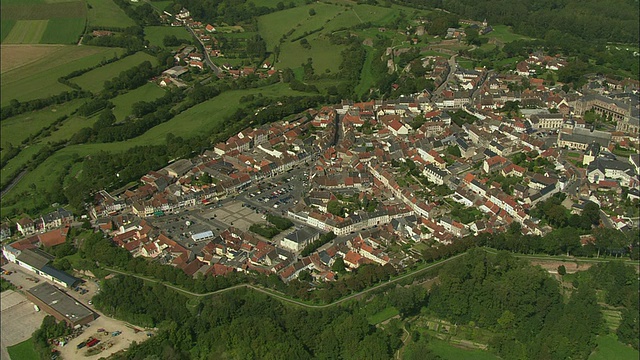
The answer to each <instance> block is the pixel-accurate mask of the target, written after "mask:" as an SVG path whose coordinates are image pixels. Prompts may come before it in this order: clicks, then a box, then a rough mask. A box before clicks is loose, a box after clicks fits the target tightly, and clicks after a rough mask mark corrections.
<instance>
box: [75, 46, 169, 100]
mask: <svg viewBox="0 0 640 360" xmlns="http://www.w3.org/2000/svg"><path fill="white" fill-rule="evenodd" d="M144 61H150V62H151V64H152V65H154V66H155V65H157V60H156V58H155V57H153V56H151V55H149V54H147V53H143V52H138V53H135V54H133V55H131V56H127V57H126V58H124V59H120V60H118V61H116V62H113V63H111V64H107V65H105V66H102V67H99V68H97V69H94V70H91V71H89V72H87V73H84V74H82V75H80V76H78V77H76V78H73V79H72V80H71V81H72V82H74V83H76V84H78V85H80V87H81V88H83V89H85V90H89V91H91V92H99V91H101V90H102V88H103V87H104V82H105V81H107V80H111V79H113V78H114V77H116V76H118V75H119V74H120V73H121V72H122V71H125V70H129V69H131V68H132V67H134V66H137V65H140V64H141V63H143V62H144Z"/></svg>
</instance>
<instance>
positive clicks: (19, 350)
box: [7, 338, 38, 360]
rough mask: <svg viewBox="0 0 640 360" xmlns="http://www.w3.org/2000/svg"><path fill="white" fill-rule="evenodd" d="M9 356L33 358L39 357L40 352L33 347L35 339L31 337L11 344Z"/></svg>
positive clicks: (19, 359)
mask: <svg viewBox="0 0 640 360" xmlns="http://www.w3.org/2000/svg"><path fill="white" fill-rule="evenodd" d="M7 352H9V356H11V359H12V360H31V359H37V358H38V353H36V351H35V350H34V348H33V339H32V338H29V339H27V340H25V341H23V342H21V343H19V344H16V345H13V346H9V347H8V348H7Z"/></svg>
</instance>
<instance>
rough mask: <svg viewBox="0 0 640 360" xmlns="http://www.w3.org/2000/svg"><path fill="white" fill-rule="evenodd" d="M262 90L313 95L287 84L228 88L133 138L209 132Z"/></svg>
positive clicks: (157, 139) (144, 140)
mask: <svg viewBox="0 0 640 360" xmlns="http://www.w3.org/2000/svg"><path fill="white" fill-rule="evenodd" d="M258 93H262V94H263V95H264V96H273V97H278V96H300V95H309V94H308V93H302V92H298V91H294V90H291V89H290V88H289V86H288V85H286V84H274V85H271V86H267V87H263V88H257V89H246V90H233V91H226V92H224V93H222V94H220V95H218V96H216V97H215V98H213V99H211V100H209V101H206V102H204V103H201V104H198V105H196V106H194V107H192V108H190V109H188V110H186V111H184V112H182V113H180V114H178V115H176V117H174V118H173V119H171V120H169V121H168V122H166V123H163V124H160V125H158V126H155V127H153V128H152V129H150V130H149V131H147V132H146V133H144V135H142V136H139V137H137V138H135V139H132V141H133V142H135V143H136V144H137V145H143V144H161V143H163V142H164V140H165V138H166V136H167V134H169V133H173V134H174V135H176V136H182V137H183V138H190V137H194V136H196V135H201V134H209V133H211V132H212V131H213V130H214V129H216V128H218V129H219V128H220V127H221V126H224V125H223V121H224V118H225V117H226V116H229V115H231V114H233V113H234V112H235V111H236V110H237V109H239V108H241V107H242V104H241V103H240V98H241V97H242V96H246V95H252V94H253V95H256V94H258ZM138 142H139V143H138Z"/></svg>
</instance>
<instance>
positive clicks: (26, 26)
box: [0, 0, 87, 44]
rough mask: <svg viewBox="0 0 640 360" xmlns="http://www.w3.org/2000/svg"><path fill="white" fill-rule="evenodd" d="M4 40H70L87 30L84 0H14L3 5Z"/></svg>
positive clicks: (23, 42)
mask: <svg viewBox="0 0 640 360" xmlns="http://www.w3.org/2000/svg"><path fill="white" fill-rule="evenodd" d="M0 14H1V18H2V42H3V43H5V44H39V43H42V44H71V43H75V42H77V41H78V39H79V37H80V35H81V34H82V32H83V31H84V25H85V21H86V15H87V7H86V6H85V3H84V2H83V1H46V2H45V1H39V0H29V1H13V0H3V1H2V3H1V6H0Z"/></svg>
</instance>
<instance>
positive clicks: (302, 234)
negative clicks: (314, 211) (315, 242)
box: [286, 226, 318, 243]
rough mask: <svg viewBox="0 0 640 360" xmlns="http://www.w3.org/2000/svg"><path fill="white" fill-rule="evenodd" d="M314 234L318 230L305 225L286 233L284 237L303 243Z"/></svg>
mask: <svg viewBox="0 0 640 360" xmlns="http://www.w3.org/2000/svg"><path fill="white" fill-rule="evenodd" d="M316 234H318V230H316V229H313V228H310V227H307V226H305V227H302V228H301V229H299V230H296V231H294V232H292V233H291V234H289V235H287V236H286V238H287V239H288V240H290V241H293V242H296V243H303V242H306V241H308V240H309V239H311V238H312V237H314V236H315V235H316Z"/></svg>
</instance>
